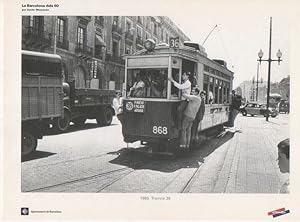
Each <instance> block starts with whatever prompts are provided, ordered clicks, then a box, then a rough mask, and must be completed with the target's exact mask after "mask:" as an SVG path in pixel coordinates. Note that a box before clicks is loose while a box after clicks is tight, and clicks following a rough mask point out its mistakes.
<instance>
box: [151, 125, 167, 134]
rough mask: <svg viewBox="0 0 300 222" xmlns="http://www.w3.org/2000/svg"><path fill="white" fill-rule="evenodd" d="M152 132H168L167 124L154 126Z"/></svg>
mask: <svg viewBox="0 0 300 222" xmlns="http://www.w3.org/2000/svg"><path fill="white" fill-rule="evenodd" d="M152 132H153V133H154V134H164V135H167V134H168V128H167V127H166V126H153V128H152Z"/></svg>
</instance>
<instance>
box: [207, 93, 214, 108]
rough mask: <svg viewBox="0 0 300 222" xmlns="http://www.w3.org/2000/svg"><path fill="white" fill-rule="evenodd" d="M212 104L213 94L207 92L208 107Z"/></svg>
mask: <svg viewBox="0 0 300 222" xmlns="http://www.w3.org/2000/svg"><path fill="white" fill-rule="evenodd" d="M213 102H214V94H213V92H212V91H209V92H208V103H209V104H210V105H212V104H213Z"/></svg>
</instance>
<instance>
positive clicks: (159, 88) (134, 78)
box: [122, 40, 234, 144]
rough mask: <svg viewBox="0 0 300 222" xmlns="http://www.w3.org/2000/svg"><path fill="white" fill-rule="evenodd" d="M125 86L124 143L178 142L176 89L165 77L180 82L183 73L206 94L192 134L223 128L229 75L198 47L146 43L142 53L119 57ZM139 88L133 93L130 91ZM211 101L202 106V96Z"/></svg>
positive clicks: (227, 108)
mask: <svg viewBox="0 0 300 222" xmlns="http://www.w3.org/2000/svg"><path fill="white" fill-rule="evenodd" d="M124 58H125V86H124V89H125V90H124V91H125V92H124V94H125V95H123V96H124V99H123V121H122V125H123V126H122V132H123V136H124V141H125V142H127V143H132V142H135V141H142V142H148V143H157V144H161V143H165V142H170V141H178V138H179V136H180V135H179V133H180V129H178V128H177V124H176V120H177V116H176V115H177V112H176V110H177V107H178V105H179V104H180V101H181V97H182V95H181V91H180V90H178V89H177V88H176V87H174V85H172V83H171V81H169V80H168V78H169V77H171V76H172V78H173V79H174V80H175V81H177V82H181V76H182V74H183V73H184V72H190V73H191V74H192V75H190V81H191V83H192V87H193V86H197V87H198V88H199V89H200V91H206V96H207V98H206V101H207V102H206V104H205V114H204V118H203V120H202V121H201V124H200V125H199V128H198V131H199V132H203V131H205V130H208V129H211V128H213V127H223V125H225V124H227V123H228V121H229V116H230V115H229V112H230V92H231V90H232V80H233V75H234V73H233V72H232V71H230V70H229V69H227V67H226V62H225V61H222V60H211V59H209V58H208V57H207V54H206V52H205V50H204V48H203V47H202V46H200V45H199V44H192V43H189V42H187V43H185V44H184V45H183V46H180V47H178V48H170V47H169V45H167V44H161V45H155V42H154V41H151V40H146V42H145V49H142V50H140V51H138V52H136V53H135V54H132V55H125V56H124ZM137 84H139V85H141V86H142V87H140V92H139V93H133V92H132V88H133V86H136V85H137ZM209 95H213V102H212V103H210V104H208V99H209V98H208V96H209Z"/></svg>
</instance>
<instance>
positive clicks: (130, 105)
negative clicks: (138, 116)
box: [126, 102, 133, 111]
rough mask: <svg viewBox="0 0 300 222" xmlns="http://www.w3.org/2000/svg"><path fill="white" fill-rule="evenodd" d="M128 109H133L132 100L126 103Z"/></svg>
mask: <svg viewBox="0 0 300 222" xmlns="http://www.w3.org/2000/svg"><path fill="white" fill-rule="evenodd" d="M126 109H127V110H129V111H131V110H132V109H133V103H132V102H128V103H126Z"/></svg>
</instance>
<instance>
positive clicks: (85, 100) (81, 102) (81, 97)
mask: <svg viewBox="0 0 300 222" xmlns="http://www.w3.org/2000/svg"><path fill="white" fill-rule="evenodd" d="M114 97H115V90H108V89H75V102H74V106H98V105H108V104H111V103H112V100H113V98H114Z"/></svg>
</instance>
